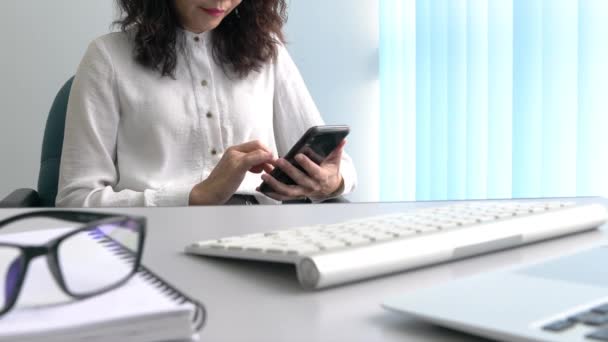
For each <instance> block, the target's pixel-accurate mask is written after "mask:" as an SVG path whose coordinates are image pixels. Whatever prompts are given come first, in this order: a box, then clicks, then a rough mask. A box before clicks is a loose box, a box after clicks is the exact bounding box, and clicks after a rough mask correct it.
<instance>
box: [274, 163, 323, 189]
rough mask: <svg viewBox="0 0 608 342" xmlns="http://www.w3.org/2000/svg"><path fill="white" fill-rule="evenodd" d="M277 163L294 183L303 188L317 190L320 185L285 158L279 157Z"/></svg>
mask: <svg viewBox="0 0 608 342" xmlns="http://www.w3.org/2000/svg"><path fill="white" fill-rule="evenodd" d="M277 165H278V166H279V167H280V168H281V170H283V172H285V173H286V174H287V175H288V176H289V177H290V178H291V179H293V181H294V182H296V184H298V185H300V186H303V187H305V188H308V189H311V190H312V191H319V190H320V185H319V183H318V182H316V181H315V180H314V179H312V178H310V177H309V176H308V175H307V174H305V173H304V172H302V171H300V170H299V169H298V168H297V167H295V166H293V165H292V164H291V163H290V162H288V161H287V160H285V159H279V160H278V161H277Z"/></svg>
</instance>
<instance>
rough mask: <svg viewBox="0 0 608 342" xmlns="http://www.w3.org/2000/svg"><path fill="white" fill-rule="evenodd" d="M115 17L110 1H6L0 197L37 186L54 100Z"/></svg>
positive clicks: (0, 4)
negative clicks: (45, 132)
mask: <svg viewBox="0 0 608 342" xmlns="http://www.w3.org/2000/svg"><path fill="white" fill-rule="evenodd" d="M113 17H114V7H113V2H112V1H108V0H106V1H82V0H53V1H49V0H28V1H23V0H2V1H0V19H1V20H0V42H2V43H1V44H2V45H0V46H1V49H2V53H1V54H0V75H2V78H1V79H0V106H1V107H0V108H1V109H0V111H1V114H0V160H1V164H0V165H2V166H1V170H2V171H1V177H0V197H3V196H5V195H7V194H8V193H9V192H10V191H11V190H13V189H16V188H19V187H31V188H34V189H35V188H36V182H37V179H38V168H39V166H40V163H39V158H40V148H41V144H42V136H43V133H44V125H45V123H46V117H47V114H48V111H49V108H50V106H51V103H52V101H53V99H54V98H55V95H56V94H57V91H58V90H59V88H60V87H61V86H62V85H63V83H64V82H65V81H66V80H67V79H68V78H69V77H70V76H71V75H73V74H74V72H75V70H76V67H77V66H78V63H79V61H80V59H81V58H82V55H83V54H84V52H85V49H86V48H87V45H88V43H89V42H90V41H91V40H93V38H95V37H96V36H99V35H102V34H104V33H106V32H109V31H110V23H111V22H112V20H113Z"/></svg>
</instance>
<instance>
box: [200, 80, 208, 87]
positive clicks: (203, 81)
mask: <svg viewBox="0 0 608 342" xmlns="http://www.w3.org/2000/svg"><path fill="white" fill-rule="evenodd" d="M208 84H209V83H208V82H207V80H202V81H201V85H202V86H203V87H206V86H207V85H208Z"/></svg>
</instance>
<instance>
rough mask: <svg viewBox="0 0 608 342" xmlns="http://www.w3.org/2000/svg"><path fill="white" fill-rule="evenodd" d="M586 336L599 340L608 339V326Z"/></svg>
mask: <svg viewBox="0 0 608 342" xmlns="http://www.w3.org/2000/svg"><path fill="white" fill-rule="evenodd" d="M585 337H586V338H589V339H592V340H597V341H608V328H604V329H600V330H598V331H595V332H593V333H591V334H589V335H587V336H585Z"/></svg>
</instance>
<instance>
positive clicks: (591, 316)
mask: <svg viewBox="0 0 608 342" xmlns="http://www.w3.org/2000/svg"><path fill="white" fill-rule="evenodd" d="M579 324H582V325H585V326H588V327H594V328H595V327H597V330H595V331H593V332H591V333H589V334H587V335H585V337H586V338H588V339H590V340H596V341H608V326H606V325H607V324H608V303H606V304H602V305H599V306H597V307H594V308H592V309H591V310H587V311H583V312H580V313H578V314H576V315H573V316H571V317H568V318H566V319H561V320H557V321H554V322H551V323H549V324H547V325H545V326H543V327H542V329H543V330H545V331H549V332H553V333H563V332H566V331H568V330H570V329H572V328H574V327H575V326H577V325H579Z"/></svg>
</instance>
